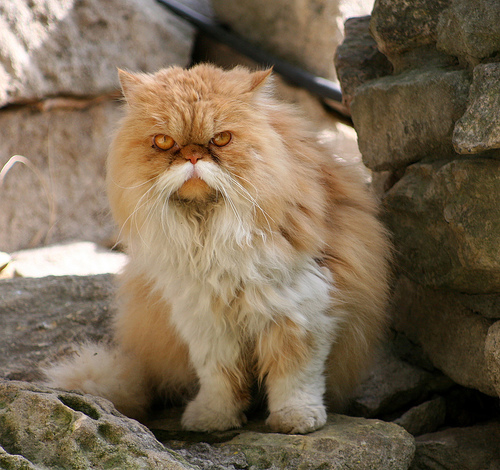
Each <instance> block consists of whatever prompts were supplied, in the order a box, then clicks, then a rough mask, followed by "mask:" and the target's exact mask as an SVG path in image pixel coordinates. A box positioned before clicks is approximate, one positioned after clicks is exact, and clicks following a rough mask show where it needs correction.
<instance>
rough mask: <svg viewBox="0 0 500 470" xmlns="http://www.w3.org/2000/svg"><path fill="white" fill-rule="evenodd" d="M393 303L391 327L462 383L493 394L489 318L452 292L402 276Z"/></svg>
mask: <svg viewBox="0 0 500 470" xmlns="http://www.w3.org/2000/svg"><path fill="white" fill-rule="evenodd" d="M394 305H395V306H397V307H396V308H397V310H396V311H395V313H396V312H397V315H396V314H395V315H394V328H395V329H396V330H398V331H400V332H403V333H404V334H405V335H407V336H408V338H409V339H410V340H411V341H413V342H415V343H417V344H420V345H421V346H422V348H423V351H424V353H425V354H426V355H427V357H428V358H429V359H430V360H431V361H432V363H433V364H434V366H435V367H437V368H438V369H440V370H442V371H443V372H444V373H445V374H446V375H448V377H450V378H452V379H453V380H454V381H455V382H457V383H459V384H461V385H463V386H464V387H470V388H475V389H477V390H480V391H482V392H483V393H486V394H489V395H492V396H496V395H497V392H496V390H495V386H494V378H495V377H494V376H492V374H491V373H490V368H491V367H488V364H487V361H486V358H485V343H486V338H487V335H488V330H489V328H490V326H491V324H492V323H493V322H492V321H491V320H488V319H486V318H484V317H482V316H481V315H478V314H477V313H474V312H473V311H471V310H470V309H468V308H466V307H464V306H463V305H462V304H461V302H460V301H459V299H457V298H456V297H455V296H454V294H453V292H446V291H439V290H434V289H429V288H424V287H421V286H419V285H418V284H415V283H412V282H411V281H409V280H407V279H404V278H400V279H399V280H398V283H397V285H396V288H395V295H394ZM497 367H498V363H497Z"/></svg>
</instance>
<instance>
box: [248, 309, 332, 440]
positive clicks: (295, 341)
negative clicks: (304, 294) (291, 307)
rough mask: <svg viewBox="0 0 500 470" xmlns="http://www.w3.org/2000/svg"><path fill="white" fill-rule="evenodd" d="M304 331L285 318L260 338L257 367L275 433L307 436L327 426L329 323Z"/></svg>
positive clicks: (268, 422) (326, 321)
mask: <svg viewBox="0 0 500 470" xmlns="http://www.w3.org/2000/svg"><path fill="white" fill-rule="evenodd" d="M324 320H325V321H324V322H323V323H324V325H323V326H324V328H323V329H318V328H315V329H314V330H312V331H311V330H309V331H308V330H307V329H305V328H304V327H302V326H299V325H297V324H296V323H294V322H293V321H292V320H290V319H288V318H284V319H282V320H281V321H276V322H274V323H271V324H270V325H269V327H268V328H267V329H266V330H265V331H264V332H263V333H262V334H261V336H260V338H259V343H258V348H257V351H258V352H259V358H258V366H259V373H260V376H261V377H263V378H265V385H266V391H267V399H268V407H269V411H270V414H269V418H268V419H267V424H268V425H269V426H270V427H271V428H272V429H273V430H274V431H277V432H283V433H299V434H303V433H308V432H311V431H314V430H316V429H319V428H321V427H322V426H323V425H324V424H325V422H326V410H325V406H324V404H323V394H324V392H325V377H324V367H325V360H326V358H327V356H328V352H329V349H330V345H331V333H330V331H329V330H330V329H331V322H329V321H328V319H326V318H324Z"/></svg>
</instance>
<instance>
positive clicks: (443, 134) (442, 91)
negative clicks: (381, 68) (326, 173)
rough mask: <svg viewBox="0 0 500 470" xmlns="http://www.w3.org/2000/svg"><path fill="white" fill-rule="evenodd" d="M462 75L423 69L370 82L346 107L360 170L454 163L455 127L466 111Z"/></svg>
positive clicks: (466, 83) (465, 81)
mask: <svg viewBox="0 0 500 470" xmlns="http://www.w3.org/2000/svg"><path fill="white" fill-rule="evenodd" d="M469 84H470V78H469V76H468V74H467V72H466V71H464V70H458V69H453V68H448V67H446V68H445V67H427V68H422V69H418V70H410V71H407V72H404V73H401V74H399V75H394V76H387V77H382V78H378V79H376V80H371V81H369V82H367V83H365V84H364V85H361V86H360V87H359V88H358V89H357V90H356V93H355V95H354V99H353V100H352V102H351V112H352V119H353V122H354V127H355V129H356V132H357V133H358V142H359V149H360V151H361V153H362V155H363V161H364V163H365V165H366V166H367V167H368V168H370V169H372V170H374V171H384V170H396V169H399V168H403V167H405V166H407V165H409V164H411V163H415V162H417V161H419V160H422V159H424V158H433V159H437V158H453V156H454V155H455V156H456V152H455V151H454V149H453V145H452V143H451V138H452V134H453V129H454V126H455V122H456V121H457V120H458V119H459V118H460V117H461V116H462V114H463V113H464V111H465V107H466V102H467V97H468V92H469Z"/></svg>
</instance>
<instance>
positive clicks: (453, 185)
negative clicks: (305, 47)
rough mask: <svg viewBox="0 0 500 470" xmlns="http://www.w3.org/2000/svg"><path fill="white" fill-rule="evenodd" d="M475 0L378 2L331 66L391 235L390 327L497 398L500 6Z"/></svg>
mask: <svg viewBox="0 0 500 470" xmlns="http://www.w3.org/2000/svg"><path fill="white" fill-rule="evenodd" d="M473 3H474V4H473V5H471V2H470V1H467V0H440V1H435V0H418V1H411V2H410V1H406V0H377V1H376V2H375V5H374V9H373V12H372V15H371V17H364V18H353V19H350V20H348V22H347V23H346V32H347V37H346V39H345V41H344V43H343V44H342V45H341V46H340V47H339V49H338V50H337V54H336V65H337V73H338V76H339V78H340V81H341V85H342V87H343V89H344V90H345V91H344V99H345V102H346V105H347V106H348V107H349V108H350V110H351V113H352V119H353V122H354V125H355V128H356V131H357V134H358V142H359V148H360V150H361V153H362V155H363V161H364V163H365V164H366V166H368V167H369V168H370V169H371V170H372V171H373V181H374V187H375V188H377V190H378V192H379V195H380V197H381V200H382V204H383V208H384V217H385V220H386V222H387V224H388V226H389V228H390V230H391V232H392V234H393V238H394V244H395V249H396V255H397V261H398V263H397V268H396V270H397V273H396V282H395V295H394V299H393V318H394V323H393V328H394V330H395V332H396V334H398V335H402V336H403V337H405V338H406V340H407V341H408V342H410V343H412V344H414V345H417V346H418V347H419V348H420V350H421V351H422V354H421V355H420V356H421V357H420V359H421V361H422V363H424V362H426V361H430V362H431V363H432V364H433V365H434V366H435V367H437V368H438V369H440V370H441V371H443V372H444V373H445V374H446V375H448V376H449V377H450V378H452V379H453V380H454V381H455V382H456V383H458V384H460V385H463V386H465V387H470V388H474V389H477V390H479V391H481V392H483V393H485V394H488V395H491V396H498V395H499V394H500V349H499V348H500V336H499V335H500V322H499V321H498V320H499V319H500V243H499V241H500V150H499V149H500V118H499V116H500V114H499V110H500V63H499V60H500V41H499V38H500V8H499V6H498V3H497V2H495V1H494V0H478V1H476V2H473ZM360 38H363V42H362V44H363V47H362V50H363V51H364V53H363V54H362V55H360V54H359V50H360V47H359V41H360Z"/></svg>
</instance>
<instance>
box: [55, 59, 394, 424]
mask: <svg viewBox="0 0 500 470" xmlns="http://www.w3.org/2000/svg"><path fill="white" fill-rule="evenodd" d="M270 73H271V72H270V71H269V70H268V71H257V72H250V71H248V70H246V69H244V68H235V69H233V70H231V71H223V70H222V69H219V68H216V67H214V66H211V65H207V64H204V65H198V66H195V67H193V68H191V69H189V70H185V69H182V68H179V67H172V68H168V69H164V70H161V71H159V72H157V73H156V74H153V75H149V74H132V73H128V72H124V71H119V74H120V81H121V85H122V89H123V94H124V97H125V100H126V105H125V106H126V115H125V117H124V118H123V120H122V122H121V125H120V128H119V130H118V132H117V134H116V136H115V138H114V141H113V143H112V145H111V149H110V154H109V159H108V162H107V175H108V176H107V185H108V194H109V200H110V204H111V208H112V212H113V215H114V218H115V219H116V222H117V223H118V226H119V229H120V234H121V238H122V239H123V240H124V243H125V245H126V247H127V252H128V254H129V255H130V261H129V264H128V266H127V267H126V269H125V272H124V273H123V275H122V276H121V289H120V291H119V299H120V302H121V304H120V308H119V311H118V313H117V315H116V318H115V319H114V345H113V346H110V347H106V346H99V345H86V346H84V347H82V348H81V350H80V351H79V353H78V354H77V355H76V356H74V357H73V358H71V359H68V360H66V361H65V362H62V363H60V364H56V365H55V366H53V367H52V368H51V369H50V370H49V371H48V372H47V374H48V376H49V380H50V382H51V384H52V385H54V386H57V387H60V388H65V389H77V390H81V391H84V392H87V393H91V394H95V395H100V396H103V397H105V398H108V399H109V400H111V401H112V402H114V404H115V405H116V407H117V408H118V409H119V410H121V411H122V412H124V413H125V414H128V415H130V416H134V417H137V416H140V415H141V413H143V412H144V410H146V409H147V407H148V404H149V403H150V401H151V399H152V397H153V396H156V395H158V394H160V395H163V396H166V397H167V398H170V399H175V398H176V397H185V398H187V399H188V400H190V401H189V402H188V403H187V406H186V409H185V411H184V414H183V417H182V424H183V426H184V427H185V428H186V429H188V430H193V431H215V430H225V429H229V428H234V427H238V426H241V425H242V424H243V423H244V422H245V420H246V418H245V414H244V413H245V411H246V410H247V409H248V407H249V404H250V401H251V393H250V390H251V389H252V384H253V383H258V384H259V385H260V386H261V388H262V390H263V391H264V392H265V396H266V398H267V406H268V409H269V417H268V419H267V423H268V425H269V426H270V427H271V429H272V430H274V431H278V432H284V433H307V432H310V431H313V430H315V429H318V428H320V427H321V426H323V425H324V424H325V421H326V411H325V403H324V401H325V400H326V401H327V402H328V403H331V404H332V405H333V406H335V407H336V409H339V408H340V407H342V405H344V404H345V402H346V400H347V399H348V397H349V394H350V393H351V392H352V390H353V387H354V386H355V385H356V384H357V382H358V380H359V377H360V374H361V372H362V371H363V369H364V368H365V367H366V365H367V363H368V361H369V359H370V356H371V355H372V354H373V347H374V346H375V344H376V343H377V341H378V339H379V338H380V336H381V333H382V331H383V329H384V324H385V313H384V307H385V301H386V297H387V290H388V289H387V284H388V283H387V277H388V258H389V251H390V249H389V242H388V239H387V236H386V234H385V232H384V229H383V227H382V226H381V224H380V223H379V222H378V221H377V218H376V205H375V203H374V200H373V199H372V197H371V196H370V194H369V192H368V191H367V188H366V187H365V184H364V182H362V181H361V179H360V178H359V176H358V175H356V174H353V171H352V169H351V168H348V167H347V166H346V165H345V164H344V163H342V162H341V161H340V160H338V159H335V158H334V157H332V156H331V155H329V154H328V152H327V151H325V149H323V148H322V147H321V146H320V145H319V144H318V143H316V142H315V139H314V134H313V133H312V132H311V131H310V129H309V126H308V124H307V122H305V121H304V120H303V119H302V118H300V117H299V116H298V115H297V114H296V113H295V111H294V110H293V109H291V108H290V107H289V106H288V105H285V104H281V103H279V102H277V101H276V100H275V99H273V97H272V96H271V93H270V90H269V86H270V84H269V81H270V77H269V76H270Z"/></svg>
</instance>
